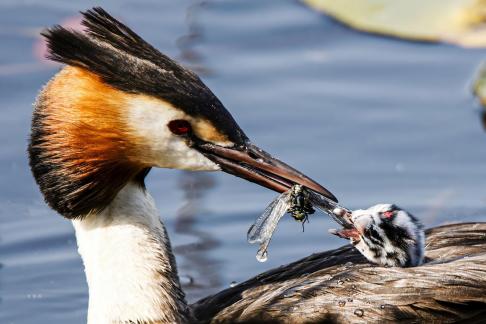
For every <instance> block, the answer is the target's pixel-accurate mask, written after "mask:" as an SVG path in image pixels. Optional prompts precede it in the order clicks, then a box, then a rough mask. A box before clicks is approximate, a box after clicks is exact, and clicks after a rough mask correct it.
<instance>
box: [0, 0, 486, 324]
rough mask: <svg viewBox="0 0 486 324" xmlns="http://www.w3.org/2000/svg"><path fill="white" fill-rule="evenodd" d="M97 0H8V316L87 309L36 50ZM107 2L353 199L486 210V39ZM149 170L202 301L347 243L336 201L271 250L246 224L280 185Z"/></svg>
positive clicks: (452, 210)
mask: <svg viewBox="0 0 486 324" xmlns="http://www.w3.org/2000/svg"><path fill="white" fill-rule="evenodd" d="M95 4H99V2H96V3H95V2H92V1H61V0H58V1H37V0H36V1H34V0H31V1H28V0H26V1H19V0H15V1H13V0H3V1H1V2H0V113H1V117H0V139H1V146H0V170H1V172H0V207H1V208H0V263H1V268H0V323H83V322H85V317H86V307H87V286H86V284H85V279H84V274H83V269H82V264H81V260H80V258H79V256H78V254H77V251H76V243H75V239H74V233H73V229H72V226H71V224H70V223H69V222H68V221H66V220H64V219H62V218H61V217H60V216H58V215H56V214H55V213H54V212H53V211H51V210H49V209H48V208H47V207H46V206H45V204H44V203H43V201H42V197H41V196H40V194H39V192H38V189H37V187H36V185H35V184H34V181H33V179H32V177H31V174H30V171H29V169H28V165H27V159H26V154H25V148H26V143H27V138H28V133H29V126H30V116H31V112H32V102H33V100H34V98H35V96H36V92H37V91H38V90H39V88H40V87H41V85H42V84H44V83H45V82H46V81H47V80H48V79H49V78H50V77H51V76H52V75H53V74H54V73H55V72H56V71H57V69H58V67H57V66H54V65H48V64H46V63H43V62H41V61H40V59H39V58H38V57H39V54H35V52H39V50H38V48H39V44H40V43H39V38H38V36H37V34H38V32H39V30H40V29H41V28H42V27H45V26H50V25H52V24H55V23H61V22H63V21H66V19H67V18H69V17H72V16H73V15H75V14H76V12H77V11H79V10H82V9H86V8H88V7H89V6H90V5H95ZM102 5H103V6H104V7H105V9H107V10H108V11H110V12H112V14H114V15H115V16H117V17H119V18H121V19H122V20H123V21H125V22H126V23H128V24H129V26H131V27H132V28H133V29H134V30H135V31H137V32H138V33H139V34H141V35H142V36H143V37H145V38H146V39H147V40H148V41H149V42H151V43H152V44H154V45H155V46H156V47H158V48H159V49H161V50H163V51H164V52H166V53H168V54H169V55H171V56H173V57H176V58H179V59H180V60H182V61H183V62H185V64H187V65H189V66H193V67H194V68H195V69H196V70H197V71H199V72H201V73H202V76H203V79H204V80H205V82H206V83H207V85H208V86H209V87H210V88H211V89H213V91H214V92H215V93H216V95H217V96H219V98H220V99H221V100H222V102H223V103H224V104H225V106H226V107H227V108H228V109H229V110H230V111H231V112H232V114H233V115H234V117H235V119H236V120H237V121H238V122H239V123H240V126H241V127H242V128H243V129H244V130H245V131H246V133H247V134H248V135H249V136H250V138H251V139H252V140H253V141H254V142H255V143H257V144H258V145H260V146H261V147H263V148H265V149H266V150H268V151H269V152H271V153H273V154H274V155H275V156H278V157H280V158H281V159H283V160H285V161H287V162H288V163H289V164H291V165H294V166H296V167H297V168H299V169H300V170H302V171H303V172H305V173H306V174H308V175H310V176H312V177H313V178H315V179H316V180H318V181H319V182H321V183H323V184H324V185H326V186H327V187H328V188H329V189H331V190H332V191H333V193H335V194H336V195H337V196H338V197H339V198H340V200H341V202H342V203H344V204H345V205H347V206H348V207H350V208H358V207H367V206H369V205H371V204H374V203H377V202H394V203H397V204H399V205H401V206H402V207H405V208H407V209H409V210H411V211H412V212H414V213H415V214H416V215H417V216H418V217H420V218H421V219H422V220H423V221H424V223H425V224H426V225H428V226H431V225H436V224H442V223H446V222H455V221H463V220H464V221H465V220H483V221H484V220H486V190H485V185H484V180H485V179H486V134H485V131H484V129H483V127H484V126H483V124H482V121H481V118H482V117H481V109H480V108H479V107H478V106H477V104H476V102H475V100H474V98H472V97H471V95H470V93H469V84H470V81H471V77H472V75H473V73H474V71H475V68H476V67H477V65H478V64H479V62H480V61H481V59H483V58H485V57H486V50H471V49H461V48H457V47H453V46H449V45H443V44H424V43H422V44H421V43H413V42H404V41H399V40H395V39H391V38H382V37H377V36H371V35H366V34H362V33H358V32H356V31H352V30H349V29H347V28H345V27H343V26H341V25H340V24H338V23H336V22H334V21H333V20H331V19H329V18H326V17H324V16H322V15H319V14H317V13H315V12H313V11H311V10H309V9H307V8H306V7H304V6H303V5H301V4H300V3H299V2H297V1H293V0H288V1H282V0H280V1H277V0H274V1H260V0H236V1H208V2H201V1H187V0H184V1H182V0H178V1H155V0H152V1H149V0H144V1H105V2H104V3H103V4H102ZM71 20H72V19H71ZM147 186H148V188H149V190H150V191H151V192H152V195H153V196H154V197H155V199H156V201H157V203H158V206H159V209H160V214H161V215H162V217H163V219H164V221H165V222H166V224H167V226H168V230H169V234H170V237H171V240H172V242H173V245H174V246H175V250H176V256H177V261H178V265H179V268H180V274H181V276H182V281H183V283H184V286H185V290H186V292H187V294H188V299H189V300H190V301H195V300H197V299H198V298H200V297H203V296H205V295H207V294H210V293H213V292H216V291H218V290H220V289H222V288H225V287H228V286H229V285H230V283H231V282H232V281H236V282H239V281H242V280H244V279H245V278H249V277H250V276H253V275H255V274H257V273H259V272H262V271H264V270H267V269H270V268H272V267H275V266H278V265H280V264H283V263H287V262H290V261H292V260H296V259H298V258H301V257H304V256H306V255H308V254H310V253H312V252H316V251H322V250H326V249H330V248H334V247H337V246H339V245H341V244H343V243H344V242H343V241H341V240H339V239H337V238H334V237H331V236H329V235H328V234H327V229H328V228H331V227H332V224H331V222H329V221H328V220H327V219H326V218H325V217H323V216H314V217H313V218H312V219H311V226H307V228H306V232H305V233H302V231H301V227H300V226H299V225H298V224H296V223H294V222H293V221H291V220H290V219H286V220H285V221H283V222H282V223H281V224H280V227H279V230H278V232H277V234H276V236H275V237H274V240H273V241H272V244H271V246H270V258H269V261H268V262H266V263H263V264H261V263H258V262H257V261H256V260H255V252H256V247H255V246H250V245H248V244H247V243H246V231H247V229H248V227H249V225H250V224H251V223H252V222H253V220H254V218H255V217H256V216H257V215H258V214H259V213H261V211H262V210H263V209H264V207H265V206H266V204H267V203H268V202H269V201H270V200H271V199H272V198H273V197H274V196H275V194H274V193H272V192H270V191H268V190H265V189H263V188H259V187H257V186H255V185H253V184H251V183H247V182H244V181H242V180H240V179H237V178H233V177H231V176H228V175H225V174H215V173H185V172H180V171H173V170H154V171H153V172H152V173H151V174H150V176H149V178H148V183H147Z"/></svg>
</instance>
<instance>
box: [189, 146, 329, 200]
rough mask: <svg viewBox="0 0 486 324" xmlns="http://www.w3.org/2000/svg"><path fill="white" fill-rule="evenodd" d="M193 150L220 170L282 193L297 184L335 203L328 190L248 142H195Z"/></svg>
mask: <svg viewBox="0 0 486 324" xmlns="http://www.w3.org/2000/svg"><path fill="white" fill-rule="evenodd" d="M197 149H198V150H199V151H200V152H201V153H202V154H204V155H205V156H206V157H207V158H208V159H210V160H212V161H213V162H215V163H216V164H218V165H219V166H220V167H221V169H222V170H223V171H225V172H227V173H230V174H233V175H235V176H237V177H240V178H243V179H246V180H248V181H251V182H254V183H257V184H259V185H261V186H263V187H266V188H269V189H272V190H275V191H277V192H284V191H287V190H289V189H290V188H291V187H292V186H293V185H295V184H299V185H302V186H305V187H307V188H310V189H312V190H314V191H316V192H318V193H320V194H321V195H323V196H325V197H327V198H329V199H331V200H333V201H335V202H337V199H336V197H335V196H334V195H333V194H332V193H331V192H330V191H329V190H327V189H326V188H324V187H323V186H321V185H320V184H318V183H317V182H315V181H314V180H312V179H310V178H309V177H307V176H306V175H304V174H302V173H301V172H299V171H297V170H295V169H294V168H292V167H290V166H289V165H287V164H285V163H283V162H282V161H280V160H278V159H276V158H274V157H272V156H271V155H270V154H268V153H267V152H265V151H263V150H262V149H260V148H259V147H257V146H255V145H254V144H252V143H250V142H247V143H246V144H245V145H243V146H237V147H223V146H219V145H215V144H212V143H207V142H206V143H200V144H198V145H197Z"/></svg>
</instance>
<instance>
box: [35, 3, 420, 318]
mask: <svg viewBox="0 0 486 324" xmlns="http://www.w3.org/2000/svg"><path fill="white" fill-rule="evenodd" d="M83 15H84V20H83V24H84V25H85V27H86V28H87V29H86V31H85V32H84V33H80V32H75V31H68V30H66V29H64V28H62V27H60V26H56V27H54V28H52V29H50V30H47V31H46V32H45V33H44V36H45V37H46V38H47V39H48V45H49V51H50V57H51V58H52V59H53V60H56V61H59V62H62V63H65V64H67V66H66V67H64V68H63V69H62V70H61V71H60V72H59V73H58V74H57V75H56V76H55V77H54V78H53V79H52V80H51V81H50V82H49V83H48V84H47V85H46V86H45V87H44V89H43V90H42V91H41V93H40V95H39V97H38V99H37V102H36V104H35V111H34V116H33V121H32V134H31V141H30V145H29V157H30V165H31V169H32V172H33V174H34V177H35V179H36V181H37V183H38V184H39V187H40V189H41V192H42V193H43V195H44V197H45V200H46V202H47V203H48V204H49V206H51V207H52V208H53V209H55V210H56V211H57V212H59V213H60V214H61V215H63V216H65V217H67V218H69V219H72V221H73V225H74V228H75V231H76V238H77V242H78V247H79V253H80V254H81V256H82V258H83V262H84V265H85V272H86V277H87V281H88V286H89V311H88V322H89V323H92V324H100V323H101V324H103V323H183V322H193V321H196V320H198V319H200V320H203V321H207V320H209V319H210V318H211V316H212V315H210V314H213V315H214V316H215V317H216V318H221V317H220V316H219V315H217V314H221V312H223V313H224V312H225V311H224V307H225V305H224V303H219V304H220V305H221V307H220V308H219V309H218V308H217V307H216V304H214V303H213V304H212V303H210V300H206V301H204V302H201V303H199V304H198V305H197V307H196V308H195V312H194V313H193V312H192V310H191V308H190V307H189V306H188V305H187V303H186V301H185V297H184V293H183V292H182V290H181V288H180V284H179V279H178V276H177V270H176V266H175V261H174V257H173V255H172V252H171V247H170V243H169V239H168V236H167V233H166V231H165V228H164V226H163V224H162V223H161V222H160V219H159V216H158V213H157V210H156V208H155V206H154V203H153V200H152V198H151V196H150V195H149V193H148V192H147V190H146V189H145V186H144V178H145V176H146V175H147V173H148V172H149V170H150V168H151V167H164V168H177V169H184V170H223V171H225V172H228V173H231V174H234V175H236V176H239V177H242V178H245V179H247V180H249V181H252V182H255V183H258V184H260V185H263V186H265V187H268V188H270V189H273V190H276V191H279V192H282V191H285V190H287V189H288V188H290V187H291V186H292V185H294V184H296V183H297V184H301V185H304V186H306V187H308V188H311V189H313V190H315V191H317V192H319V193H321V194H323V195H325V196H326V197H328V198H330V199H333V200H335V197H334V196H333V195H332V194H331V193H330V192H329V191H327V190H326V189H325V188H323V187H322V186H320V185H319V184H317V183H316V182H314V181H313V180H311V179H309V178H308V177H306V176H304V175H303V174H301V173H300V172H298V171H296V170H295V169H292V168H291V167H289V166H287V165H286V164H284V163H282V162H280V161H278V160H276V159H274V158H272V157H271V156H270V155H268V154H267V153H265V152H264V151H262V150H261V149H259V148H258V147H256V146H255V145H253V144H252V143H251V142H250V141H249V140H248V138H247V137H246V135H245V134H244V133H243V131H242V130H241V129H240V128H239V126H238V125H237V124H236V122H235V121H234V120H233V118H232V117H231V115H230V114H229V113H228V112H227V111H226V110H225V108H224V107H223V105H222V104H221V103H220V102H219V100H218V99H217V98H216V97H215V96H214V95H213V94H212V92H211V91H210V90H209V89H208V88H207V87H206V86H205V85H204V84H203V83H202V82H201V81H200V79H199V78H198V77H197V76H196V75H195V74H194V73H192V72H190V71H188V70H186V69H184V68H183V67H181V66H180V65H178V64H177V63H175V62H174V61H172V60H171V59H169V58H168V57H166V56H165V55H163V54H161V53H160V52H158V51H157V50H156V49H154V48H153V47H152V46H151V45H149V44H148V43H146V42H145V41H144V40H142V39H141V38H140V37H139V36H138V35H136V34H135V33H134V32H132V31H131V30H130V29H128V28H127V27H126V26H124V25H123V24H121V23H120V22H119V21H117V20H116V19H114V18H113V17H111V16H110V15H109V14H108V13H106V12H105V11H104V10H102V9H101V8H94V9H93V10H89V11H87V12H85V13H83ZM370 215H372V213H371V212H370ZM370 217H371V216H370ZM360 224H361V223H360ZM358 232H359V231H358ZM359 233H360V234H362V235H365V232H362V233H361V232H359ZM391 233H392V234H393V235H394V234H396V233H395V232H394V231H392V232H391ZM398 233H399V234H400V233H402V234H403V233H405V232H403V231H399V232H398ZM339 234H340V235H341V236H343V237H348V236H349V237H351V238H352V239H356V233H354V234H353V235H354V236H353V235H348V234H351V233H347V232H342V233H341V232H340V233H339ZM384 234H385V235H389V234H390V233H385V232H384ZM347 235H348V236H347ZM400 235H401V234H400ZM365 236H366V235H365ZM365 236H362V238H363V241H362V242H365V243H366V242H368V241H369V240H368V241H367V240H365V239H364V238H365ZM382 238H383V239H385V237H382ZM375 239H376V237H375ZM390 241H393V240H390ZM375 243H376V242H375ZM375 248H378V249H380V245H378V247H376V246H375ZM397 248H400V249H402V250H401V251H405V254H403V256H404V257H405V259H400V258H396V259H393V258H392V259H393V260H395V261H396V260H401V261H404V262H405V264H407V262H408V261H407V260H408V259H407V258H409V257H411V255H413V254H410V253H408V251H409V250H407V249H403V247H402V246H397ZM344 250H345V251H347V250H346V249H344ZM348 250H349V249H348ZM363 251H364V253H365V255H366V253H367V251H366V250H363ZM370 251H372V250H371V249H370ZM348 252H349V251H348ZM331 253H333V252H331ZM349 253H351V252H349ZM351 255H353V254H352V253H351ZM400 255H402V254H400ZM392 256H393V257H396V255H392ZM354 257H355V258H357V260H361V262H363V259H362V258H358V257H357V256H356V255H354ZM367 257H368V256H367ZM369 257H373V256H369ZM342 260H346V258H344V259H341V260H340V261H341V262H342ZM353 260H354V259H353ZM377 260H378V259H377ZM378 261H379V260H378ZM362 267H363V264H360V265H358V269H361V268H362ZM368 267H369V266H368ZM322 271H323V273H324V272H328V270H326V269H323V270H322ZM331 271H332V269H331ZM389 271H392V270H389ZM393 271H398V270H393ZM287 275H291V272H289V273H288V274H287ZM377 278H378V277H376V278H373V277H372V278H369V279H372V280H371V281H373V279H377ZM323 279H324V278H321V280H323ZM289 283H290V282H289ZM256 286H261V283H258V284H257V285H256ZM240 287H242V286H241V285H240ZM244 287H247V288H249V287H248V286H244ZM267 288H270V287H267ZM302 288H305V287H302ZM307 288H308V286H307ZM274 289H277V290H278V287H275V288H274ZM214 300H217V299H214ZM228 301H229V299H228V300H225V303H227V302H228ZM218 302H219V300H218ZM248 302H250V301H248ZM262 305H264V304H262ZM232 306H234V305H232ZM314 306H316V307H317V306H318V305H317V304H316V305H314ZM310 309H311V308H310ZM324 309H325V308H323V309H322V310H324ZM193 314H195V315H196V316H197V319H196V317H194V316H193ZM269 314H271V313H269ZM218 316H219V317H218ZM255 316H257V315H255ZM255 316H254V317H252V318H249V320H255V319H258V317H255ZM229 318H231V317H228V320H230V321H232V319H229ZM232 318H234V319H236V318H237V317H235V316H233V317H232ZM280 318H282V317H280ZM289 318H290V317H289ZM223 319H224V318H223ZM241 319H242V320H245V318H244V317H242V318H241ZM278 319H279V317H278V316H277V317H275V320H278ZM300 320H301V321H302V320H304V318H302V316H300Z"/></svg>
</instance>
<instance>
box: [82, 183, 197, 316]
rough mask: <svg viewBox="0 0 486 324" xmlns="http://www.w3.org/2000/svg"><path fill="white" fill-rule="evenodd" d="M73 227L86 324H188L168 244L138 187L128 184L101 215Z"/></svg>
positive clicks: (150, 202) (150, 204) (153, 209)
mask: <svg viewBox="0 0 486 324" xmlns="http://www.w3.org/2000/svg"><path fill="white" fill-rule="evenodd" d="M73 225H74V228H75V230H76V238H77V242H78V249H79V253H80V254H81V257H82V258H83V262H84V266H85V271H86V278H87V281H88V286H89V309H88V323H89V324H105V323H106V324H108V323H109V324H111V323H175V322H177V323H181V322H186V321H188V316H189V309H188V307H187V304H186V302H185V299H184V293H183V292H182V290H181V288H180V284H179V279H178V276H177V270H176V264H175V260H174V256H173V255H172V252H171V247H170V242H169V238H168V237H167V233H166V230H165V227H164V225H163V224H162V223H161V221H160V219H159V216H158V212H157V209H156V207H155V204H154V201H153V199H152V197H151V196H150V194H149V193H148V192H146V191H145V190H144V189H143V188H142V187H141V186H140V185H139V184H136V183H128V184H127V185H126V186H125V187H124V188H123V189H122V190H121V191H120V192H119V193H118V195H117V196H116V198H115V199H114V200H113V202H112V203H111V204H110V205H109V206H108V207H107V208H106V209H105V210H104V211H103V212H101V213H99V214H90V215H88V216H86V217H85V218H83V219H82V220H74V221H73Z"/></svg>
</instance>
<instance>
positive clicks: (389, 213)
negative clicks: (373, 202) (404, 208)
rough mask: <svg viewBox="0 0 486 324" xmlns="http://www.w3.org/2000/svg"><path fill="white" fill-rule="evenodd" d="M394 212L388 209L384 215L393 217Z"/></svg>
mask: <svg viewBox="0 0 486 324" xmlns="http://www.w3.org/2000/svg"><path fill="white" fill-rule="evenodd" d="M393 214H394V213H393V212H392V211H386V212H384V213H383V217H385V218H392V217H393Z"/></svg>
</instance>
